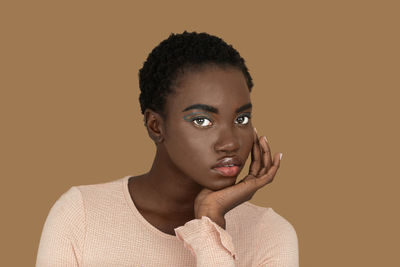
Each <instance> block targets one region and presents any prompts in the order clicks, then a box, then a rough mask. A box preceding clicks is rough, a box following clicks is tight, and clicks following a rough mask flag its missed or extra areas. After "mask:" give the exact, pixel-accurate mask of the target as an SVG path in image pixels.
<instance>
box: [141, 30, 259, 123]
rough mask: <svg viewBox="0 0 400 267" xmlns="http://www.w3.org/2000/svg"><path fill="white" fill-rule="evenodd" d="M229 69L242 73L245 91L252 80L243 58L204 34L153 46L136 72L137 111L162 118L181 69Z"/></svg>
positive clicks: (174, 37) (172, 38) (181, 36)
mask: <svg viewBox="0 0 400 267" xmlns="http://www.w3.org/2000/svg"><path fill="white" fill-rule="evenodd" d="M210 64H211V65H212V64H213V65H217V66H221V67H224V66H232V67H236V68H238V69H239V70H241V71H242V72H243V75H244V77H245V79H246V82H247V86H248V88H249V91H250V92H251V89H252V87H253V81H252V78H251V76H250V73H249V71H248V69H247V67H246V65H245V61H244V59H243V58H242V57H241V56H240V54H239V52H238V51H236V50H235V49H234V48H233V47H232V45H228V44H227V43H226V42H225V41H224V40H222V39H221V38H219V37H216V36H213V35H210V34H208V33H197V32H191V33H189V32H187V31H184V32H183V33H181V34H173V33H171V34H170V36H169V37H168V38H167V39H165V40H164V41H162V42H161V43H160V44H159V45H158V46H156V47H155V48H154V49H153V50H152V51H151V53H150V54H149V56H148V57H147V59H146V61H145V62H144V64H143V67H142V68H141V69H140V70H139V87H140V91H141V92H140V96H139V102H140V108H141V112H142V114H144V111H145V110H146V108H150V109H152V110H154V111H156V112H157V113H159V114H160V115H161V116H162V117H163V118H166V114H165V110H164V106H165V101H166V99H167V96H168V95H169V94H171V93H173V90H172V88H171V87H172V86H173V85H174V84H175V82H176V81H177V79H178V76H179V73H183V71H184V70H188V69H192V68H199V67H203V66H206V65H210Z"/></svg>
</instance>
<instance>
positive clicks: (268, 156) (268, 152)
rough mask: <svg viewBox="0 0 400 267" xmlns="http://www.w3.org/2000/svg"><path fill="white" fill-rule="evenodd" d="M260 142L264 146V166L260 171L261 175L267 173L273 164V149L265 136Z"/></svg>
mask: <svg viewBox="0 0 400 267" xmlns="http://www.w3.org/2000/svg"><path fill="white" fill-rule="evenodd" d="M260 144H261V147H262V149H263V152H264V153H263V155H262V162H263V167H262V168H261V170H260V172H259V173H258V175H259V176H261V175H264V174H266V173H267V171H268V170H269V168H270V167H271V165H272V157H271V150H270V147H269V144H268V142H267V138H266V137H265V136H263V137H262V138H261V140H260Z"/></svg>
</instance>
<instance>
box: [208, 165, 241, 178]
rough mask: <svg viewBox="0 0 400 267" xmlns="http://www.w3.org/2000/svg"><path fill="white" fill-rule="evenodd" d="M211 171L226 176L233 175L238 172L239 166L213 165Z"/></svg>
mask: <svg viewBox="0 0 400 267" xmlns="http://www.w3.org/2000/svg"><path fill="white" fill-rule="evenodd" d="M212 170H213V171H215V172H217V173H219V174H220V175H222V176H227V177H234V176H237V175H238V174H239V171H240V168H239V166H235V165H233V166H226V167H215V168H212Z"/></svg>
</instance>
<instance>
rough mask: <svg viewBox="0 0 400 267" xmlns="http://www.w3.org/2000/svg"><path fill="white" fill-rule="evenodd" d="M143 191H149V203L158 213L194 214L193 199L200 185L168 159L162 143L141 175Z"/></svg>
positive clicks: (199, 189)
mask: <svg viewBox="0 0 400 267" xmlns="http://www.w3.org/2000/svg"><path fill="white" fill-rule="evenodd" d="M141 184H142V186H143V189H144V192H143V194H145V193H150V192H151V194H149V196H150V195H151V196H152V197H151V198H150V200H149V201H150V203H149V205H151V206H152V207H154V209H157V210H158V211H159V212H160V213H168V214H174V215H176V216H179V215H182V216H185V217H187V216H188V215H190V216H192V215H193V216H194V200H195V198H196V196H197V194H198V193H199V192H200V191H201V190H202V186H201V185H199V184H198V183H196V182H194V181H193V180H191V179H190V177H188V175H187V174H184V173H182V172H181V171H180V170H179V169H178V168H177V167H176V166H175V165H174V163H173V162H172V161H171V160H170V158H169V156H168V153H166V151H165V150H164V149H163V146H162V145H159V146H158V147H157V152H156V155H155V158H154V161H153V165H152V167H151V169H150V171H149V172H148V173H146V174H144V175H143V176H141Z"/></svg>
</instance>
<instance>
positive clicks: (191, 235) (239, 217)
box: [36, 176, 299, 267]
mask: <svg viewBox="0 0 400 267" xmlns="http://www.w3.org/2000/svg"><path fill="white" fill-rule="evenodd" d="M129 177H131V176H125V177H122V178H120V179H117V180H114V181H111V182H107V183H102V184H92V185H80V186H73V187H71V188H70V189H69V190H68V191H66V192H65V193H64V194H62V195H61V196H60V198H59V199H58V200H57V201H56V202H55V203H54V205H53V206H52V208H51V209H50V212H49V214H48V216H47V219H46V222H45V224H44V227H43V231H42V235H41V238H40V243H39V249H38V254H37V259H36V266H37V267H44V266H46V267H47V266H52V267H58V266H84V267H90V266H96V267H101V266H157V267H161V266H168V267H171V266H174V267H180V266H182V267H183V266H185V267H188V266H199V267H200V266H201V267H206V266H207V267H209V266H218V267H224V266H246V267H249V266H270V267H278V266H280V267H297V266H298V265H299V254H298V240H297V235H296V231H295V229H294V228H293V226H292V225H291V224H290V223H289V222H288V221H287V220H286V219H285V218H283V217H282V216H280V215H279V214H277V213H276V212H275V211H274V210H273V209H272V208H265V207H260V206H256V205H254V204H252V203H250V202H244V203H242V204H241V205H239V206H237V207H235V208H234V209H232V210H230V211H229V212H228V213H226V214H225V221H226V230H224V229H223V228H221V227H220V226H219V225H217V224H216V223H214V222H213V221H212V220H211V219H210V218H208V217H206V216H203V217H202V218H201V219H193V220H191V221H188V222H186V223H185V224H184V225H183V226H180V227H177V228H175V234H176V235H169V234H166V233H164V232H162V231H160V230H159V229H157V228H156V227H154V226H153V225H151V224H150V223H149V222H148V221H146V219H145V218H144V217H143V216H142V215H141V214H140V212H139V211H138V210H137V209H136V207H135V205H134V202H133V201H132V199H131V197H130V194H129V189H128V179H129Z"/></svg>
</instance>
